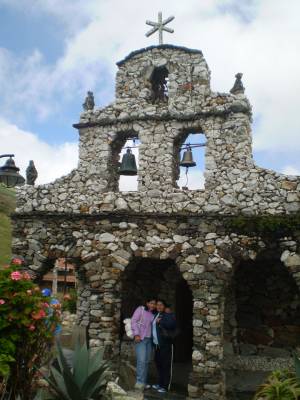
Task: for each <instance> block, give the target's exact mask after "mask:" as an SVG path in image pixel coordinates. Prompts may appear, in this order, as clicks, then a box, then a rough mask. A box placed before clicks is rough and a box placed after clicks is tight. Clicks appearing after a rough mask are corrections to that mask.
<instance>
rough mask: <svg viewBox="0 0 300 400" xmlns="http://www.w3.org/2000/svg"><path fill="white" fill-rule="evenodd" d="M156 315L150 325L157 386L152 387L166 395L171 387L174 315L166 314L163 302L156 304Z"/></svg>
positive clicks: (159, 301)
mask: <svg viewBox="0 0 300 400" xmlns="http://www.w3.org/2000/svg"><path fill="white" fill-rule="evenodd" d="M156 309H157V315H156V316H155V318H154V320H153V323H152V337H153V343H154V348H155V357H154V359H155V364H156V368H157V372H158V378H159V379H158V384H157V385H153V386H152V387H153V389H156V390H157V391H158V392H159V393H166V392H167V391H168V390H169V389H170V386H171V379H172V363H173V344H172V336H173V335H174V332H175V330H176V319H175V315H174V314H173V313H170V312H168V313H167V312H166V303H165V301H164V300H157V302H156Z"/></svg>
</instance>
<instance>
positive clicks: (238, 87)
mask: <svg viewBox="0 0 300 400" xmlns="http://www.w3.org/2000/svg"><path fill="white" fill-rule="evenodd" d="M242 76H243V74H242V73H241V72H238V73H237V74H236V75H235V78H236V79H235V82H234V85H233V87H232V89H231V90H230V93H232V94H241V93H244V92H245V88H244V85H243V82H242Z"/></svg>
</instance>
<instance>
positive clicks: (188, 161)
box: [179, 147, 196, 168]
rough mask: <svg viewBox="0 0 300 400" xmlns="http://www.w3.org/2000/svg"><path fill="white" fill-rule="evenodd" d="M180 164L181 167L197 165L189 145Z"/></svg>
mask: <svg viewBox="0 0 300 400" xmlns="http://www.w3.org/2000/svg"><path fill="white" fill-rule="evenodd" d="M179 165H180V166H181V167H186V168H189V167H195V166H196V163H195V161H194V160H193V153H192V150H191V149H190V147H188V148H187V149H186V150H185V152H184V153H183V156H182V160H181V162H180V164H179Z"/></svg>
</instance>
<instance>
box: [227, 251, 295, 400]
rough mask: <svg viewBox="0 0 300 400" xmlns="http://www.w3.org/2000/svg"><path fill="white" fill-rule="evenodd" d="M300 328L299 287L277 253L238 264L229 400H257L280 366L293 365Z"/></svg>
mask: <svg viewBox="0 0 300 400" xmlns="http://www.w3.org/2000/svg"><path fill="white" fill-rule="evenodd" d="M299 326H300V292H299V288H298V287H297V285H296V282H295V281H294V279H293V277H292V276H291V275H290V273H289V271H288V270H287V268H286V267H285V266H284V265H283V263H282V262H281V261H280V255H279V254H276V251H275V249H274V251H272V252H271V251H266V252H265V253H264V254H262V255H260V256H259V257H258V258H257V259H256V260H255V261H253V260H247V261H241V262H239V263H238V265H237V266H236V268H235V273H234V275H233V278H232V281H231V283H230V285H229V287H228V288H227V291H226V297H225V311H224V366H225V373H226V389H227V394H228V396H227V398H229V399H230V398H232V396H233V394H234V393H237V392H239V393H242V395H243V398H245V399H246V398H249V399H250V398H252V397H253V393H254V391H255V390H256V389H257V387H258V385H260V384H261V383H262V382H263V381H264V379H265V377H266V375H268V374H269V373H270V372H271V371H272V370H274V369H276V368H277V367H275V365H278V366H279V365H280V368H285V367H288V366H289V365H290V360H291V357H292V355H293V352H294V351H295V349H296V348H299V346H300V328H299ZM278 368H279V367H278Z"/></svg>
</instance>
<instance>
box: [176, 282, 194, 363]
mask: <svg viewBox="0 0 300 400" xmlns="http://www.w3.org/2000/svg"><path fill="white" fill-rule="evenodd" d="M176 320H177V324H178V328H179V330H180V334H179V335H178V337H177V338H176V340H175V357H174V359H175V362H189V361H191V359H192V351H193V295H192V292H191V289H190V288H189V286H188V284H187V282H186V281H185V280H184V279H181V280H180V281H179V282H178V283H177V286H176Z"/></svg>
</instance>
